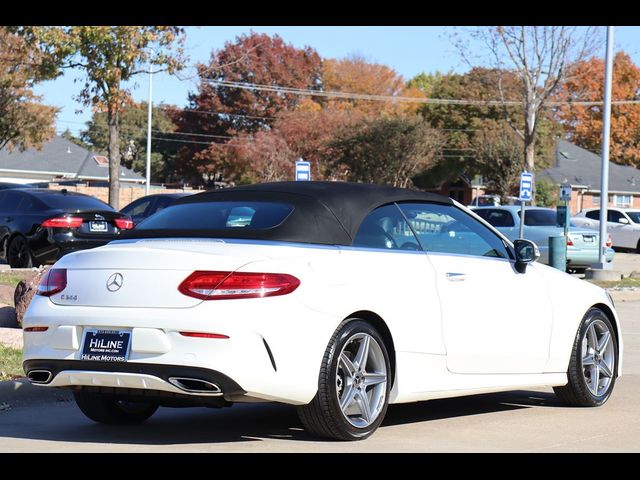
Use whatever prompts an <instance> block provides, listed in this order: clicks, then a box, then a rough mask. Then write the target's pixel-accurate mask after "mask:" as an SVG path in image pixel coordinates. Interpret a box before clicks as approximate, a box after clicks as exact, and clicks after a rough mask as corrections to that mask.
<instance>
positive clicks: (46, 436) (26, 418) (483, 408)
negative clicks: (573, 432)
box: [0, 391, 561, 445]
mask: <svg viewBox="0 0 640 480" xmlns="http://www.w3.org/2000/svg"><path fill="white" fill-rule="evenodd" d="M540 406H553V407H559V406H561V404H560V403H559V402H557V401H556V400H555V396H554V395H553V394H552V393H541V392H528V391H517V392H508V393H500V394H485V395H476V396H469V397H458V398H453V399H441V400H431V401H428V402H418V403H411V404H403V405H392V406H390V408H389V411H388V412H387V416H386V418H385V420H384V422H383V424H382V427H381V431H384V428H385V426H392V425H402V424H410V423H420V422H428V421H431V420H439V419H445V418H454V417H460V416H468V415H482V414H486V413H496V412H503V411H511V410H515V409H522V408H530V407H540ZM39 408H41V409H43V408H46V409H47V410H48V411H47V412H46V414H44V415H37V414H36V415H34V413H33V411H32V409H27V408H24V409H16V410H14V411H10V412H3V413H0V437H5V438H20V439H29V440H48V441H61V442H77V443H105V444H106V443H112V444H132V445H171V444H173V445H189V444H203V443H230V442H253V441H262V440H266V439H271V440H274V439H279V440H296V441H303V442H317V441H322V440H319V439H317V438H315V437H312V436H311V435H308V434H307V433H306V432H305V431H304V429H303V427H302V424H301V423H300V421H299V420H298V417H297V415H296V411H295V408H294V407H291V406H288V405H279V404H269V403H265V404H238V405H235V406H234V407H232V408H223V409H204V408H187V409H170V408H161V409H160V410H159V411H158V412H157V413H156V414H155V415H154V416H153V417H152V418H151V419H149V420H148V421H147V422H145V423H144V424H141V425H117V426H115V425H100V424H96V423H93V422H91V421H90V420H88V419H87V418H85V417H84V416H83V415H82V414H81V413H80V411H79V410H78V409H77V408H76V406H75V405H74V404H73V403H69V402H65V404H58V405H55V406H48V407H44V406H41V407H39ZM55 409H61V410H59V411H57V412H55V411H54V410H55ZM62 409H64V410H62Z"/></svg>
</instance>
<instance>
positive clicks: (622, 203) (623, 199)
mask: <svg viewBox="0 0 640 480" xmlns="http://www.w3.org/2000/svg"><path fill="white" fill-rule="evenodd" d="M613 204H614V205H615V206H616V207H630V206H631V195H614V196H613Z"/></svg>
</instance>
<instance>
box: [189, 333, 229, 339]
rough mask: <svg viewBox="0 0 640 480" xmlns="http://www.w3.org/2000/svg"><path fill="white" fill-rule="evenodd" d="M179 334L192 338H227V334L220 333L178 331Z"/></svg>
mask: <svg viewBox="0 0 640 480" xmlns="http://www.w3.org/2000/svg"><path fill="white" fill-rule="evenodd" d="M180 335H182V336H183V337H192V338H217V339H221V340H226V339H227V338H229V335H223V334H221V333H207V332H180Z"/></svg>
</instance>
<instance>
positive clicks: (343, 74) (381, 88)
mask: <svg viewBox="0 0 640 480" xmlns="http://www.w3.org/2000/svg"><path fill="white" fill-rule="evenodd" d="M322 85H323V88H324V90H325V91H327V92H348V93H361V94H367V95H383V96H390V97H399V96H404V97H425V96H426V95H425V94H424V93H423V92H422V91H421V90H419V89H418V88H412V87H410V86H409V87H408V86H407V85H406V84H405V81H404V79H403V78H402V76H401V75H399V74H398V73H397V72H396V71H395V70H393V69H392V68H390V67H388V66H386V65H381V64H378V63H372V62H368V61H367V60H366V59H365V58H363V57H361V56H358V55H352V56H350V57H348V58H344V59H341V60H336V59H328V60H324V62H323V63H322ZM318 101H319V102H321V103H325V104H326V105H327V106H328V107H332V108H335V109H343V110H359V111H361V112H362V113H364V114H366V115H379V114H381V113H382V114H391V115H402V114H410V113H411V114H413V113H415V112H416V111H417V109H418V107H419V106H420V104H418V103H400V102H398V103H396V102H393V101H377V100H359V99H343V98H330V99H329V100H325V101H324V102H322V100H318Z"/></svg>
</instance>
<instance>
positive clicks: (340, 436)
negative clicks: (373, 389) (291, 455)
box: [297, 319, 391, 440]
mask: <svg viewBox="0 0 640 480" xmlns="http://www.w3.org/2000/svg"><path fill="white" fill-rule="evenodd" d="M362 333H364V334H368V335H369V336H370V337H371V338H373V339H374V340H375V341H376V343H377V345H378V346H379V347H380V350H381V352H382V355H383V357H384V367H385V369H386V383H385V385H384V402H383V404H382V407H381V408H380V407H378V408H379V413H378V414H377V417H376V418H375V420H374V421H373V422H371V423H370V424H369V425H367V426H365V427H356V426H354V425H352V424H351V423H350V422H349V421H348V420H347V418H346V416H345V414H343V412H342V410H341V408H340V403H339V390H338V389H339V387H338V378H337V377H338V365H339V356H340V354H341V352H342V351H343V348H344V347H345V346H346V345H347V344H348V343H349V342H351V341H352V338H353V337H354V335H357V334H362ZM336 352H337V353H336ZM365 368H366V365H365ZM345 384H346V381H345ZM381 387H382V386H381ZM364 389H365V391H366V389H367V387H366V386H365V387H364ZM390 389H391V366H390V362H389V354H388V352H387V349H386V347H385V344H384V340H383V339H382V337H381V336H380V334H379V333H378V332H377V330H376V329H375V328H373V327H372V326H371V325H370V324H369V323H367V322H365V321H363V320H360V319H348V320H346V321H345V322H343V323H342V324H341V325H340V326H339V327H338V329H337V330H336V332H335V333H334V334H333V336H332V337H331V340H330V341H329V345H328V346H327V350H326V351H325V354H324V357H323V359H322V366H321V369H320V375H319V378H318V392H317V394H316V396H315V397H314V399H313V400H312V401H311V403H309V404H307V405H302V406H299V407H297V411H298V416H299V417H300V420H301V421H302V424H303V426H304V428H305V429H306V431H307V432H308V433H310V434H312V435H315V436H318V437H324V438H330V439H335V440H363V439H365V438H367V437H369V436H370V435H371V434H373V432H375V431H376V429H377V428H378V427H379V426H380V424H381V423H382V421H383V419H384V416H385V414H386V412H387V407H388V404H389V392H390Z"/></svg>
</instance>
